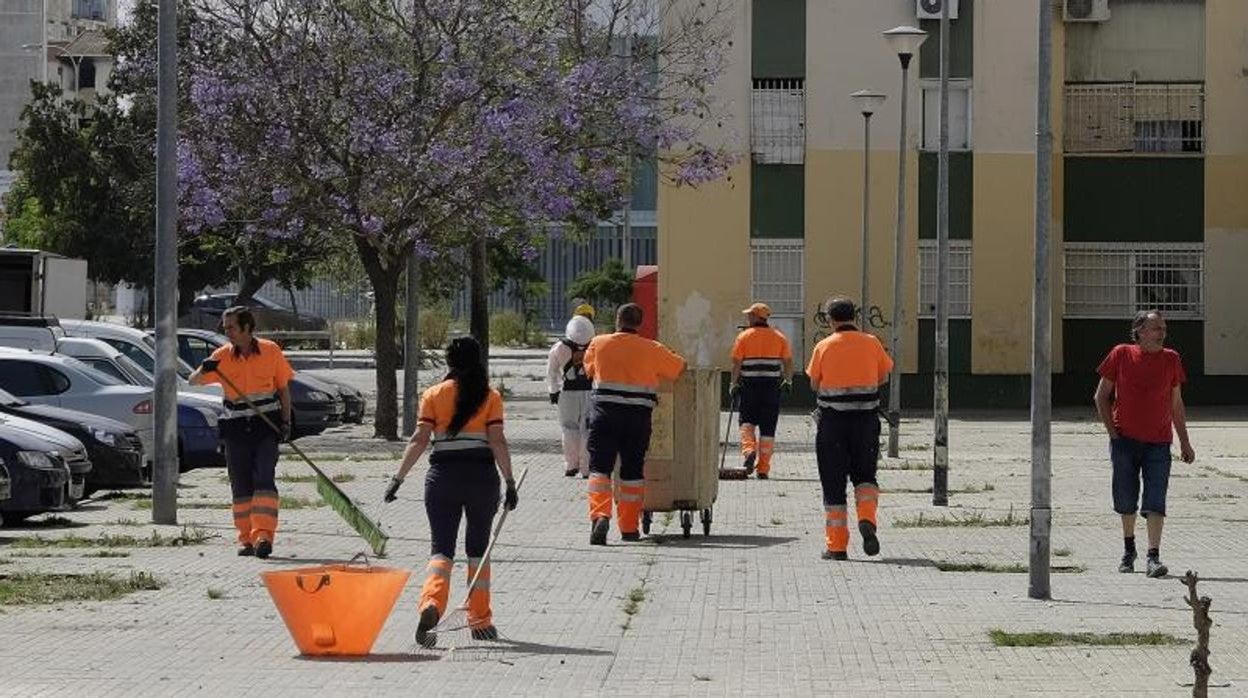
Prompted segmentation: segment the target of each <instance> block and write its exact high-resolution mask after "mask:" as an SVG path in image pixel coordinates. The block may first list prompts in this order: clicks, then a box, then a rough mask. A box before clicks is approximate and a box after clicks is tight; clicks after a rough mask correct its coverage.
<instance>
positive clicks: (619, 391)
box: [591, 381, 659, 407]
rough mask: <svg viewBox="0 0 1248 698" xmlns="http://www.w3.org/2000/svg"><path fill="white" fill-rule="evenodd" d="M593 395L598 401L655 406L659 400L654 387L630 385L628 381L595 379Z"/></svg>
mask: <svg viewBox="0 0 1248 698" xmlns="http://www.w3.org/2000/svg"><path fill="white" fill-rule="evenodd" d="M591 395H592V397H593V398H594V399H595V400H597V401H598V402H609V403H614V404H617V405H636V406H640V407H654V406H655V405H656V404H658V401H659V396H658V394H657V393H656V392H655V390H654V388H649V387H645V386H640V385H630V384H628V383H608V382H606V381H594V390H593V393H592V394H591Z"/></svg>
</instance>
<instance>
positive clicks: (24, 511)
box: [0, 424, 69, 526]
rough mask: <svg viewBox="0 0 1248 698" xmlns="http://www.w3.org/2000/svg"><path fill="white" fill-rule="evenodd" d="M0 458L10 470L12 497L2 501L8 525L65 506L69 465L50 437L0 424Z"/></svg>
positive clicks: (0, 514)
mask: <svg viewBox="0 0 1248 698" xmlns="http://www.w3.org/2000/svg"><path fill="white" fill-rule="evenodd" d="M0 462H3V463H4V466H5V469H6V470H7V471H8V473H9V497H8V498H7V499H5V500H4V501H0V521H3V522H4V524H5V525H9V526H11V525H13V524H16V523H20V522H21V521H24V520H26V519H27V518H29V517H31V516H34V515H36V514H42V513H44V512H47V511H56V510H60V509H63V508H64V506H65V489H66V485H67V484H69V466H67V465H65V462H64V461H63V460H61V457H60V456H59V455H57V453H56V450H55V447H54V446H53V445H52V444H50V443H49V442H48V441H46V440H45V439H43V438H41V437H39V436H37V435H35V434H32V433H30V432H27V431H24V430H22V429H17V428H14V427H10V426H8V425H5V424H0Z"/></svg>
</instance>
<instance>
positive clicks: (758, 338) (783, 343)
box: [732, 325, 793, 379]
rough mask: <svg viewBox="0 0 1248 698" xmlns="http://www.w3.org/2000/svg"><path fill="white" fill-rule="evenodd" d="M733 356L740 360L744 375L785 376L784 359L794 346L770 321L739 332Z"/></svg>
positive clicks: (734, 344) (753, 376)
mask: <svg viewBox="0 0 1248 698" xmlns="http://www.w3.org/2000/svg"><path fill="white" fill-rule="evenodd" d="M732 358H733V359H734V360H736V361H740V362H741V377H742V378H776V379H779V378H783V377H784V362H785V360H786V359H788V360H792V358H793V350H792V349H791V348H790V347H789V340H788V338H787V337H785V336H784V333H783V332H781V331H780V330H777V329H776V328H774V327H769V326H767V325H761V326H755V327H749V328H747V329H745V330H744V331H742V332H741V334H739V335H737V340H736V341H735V342H733V345H732Z"/></svg>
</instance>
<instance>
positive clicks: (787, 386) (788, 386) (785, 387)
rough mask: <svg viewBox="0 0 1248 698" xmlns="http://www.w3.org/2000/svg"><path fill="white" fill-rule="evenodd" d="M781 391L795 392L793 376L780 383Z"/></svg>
mask: <svg viewBox="0 0 1248 698" xmlns="http://www.w3.org/2000/svg"><path fill="white" fill-rule="evenodd" d="M780 392H782V393H791V392H793V380H792V379H791V378H786V379H785V380H784V382H783V383H781V384H780Z"/></svg>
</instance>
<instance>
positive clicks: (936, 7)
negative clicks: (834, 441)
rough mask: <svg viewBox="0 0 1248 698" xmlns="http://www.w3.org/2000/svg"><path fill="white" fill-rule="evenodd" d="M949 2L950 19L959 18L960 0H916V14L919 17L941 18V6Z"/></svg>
mask: <svg viewBox="0 0 1248 698" xmlns="http://www.w3.org/2000/svg"><path fill="white" fill-rule="evenodd" d="M946 2H947V3H949V19H957V18H958V0H914V8H915V9H914V15H915V16H916V17H918V18H919V19H940V6H941V5H943V4H944V3H946Z"/></svg>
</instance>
